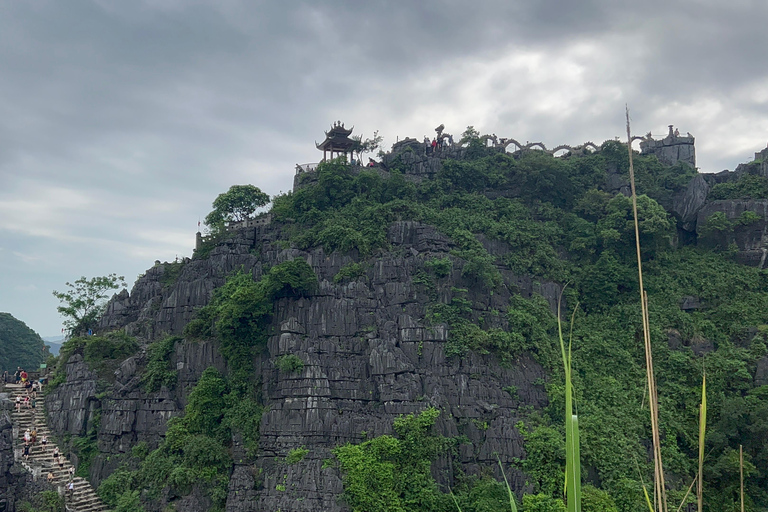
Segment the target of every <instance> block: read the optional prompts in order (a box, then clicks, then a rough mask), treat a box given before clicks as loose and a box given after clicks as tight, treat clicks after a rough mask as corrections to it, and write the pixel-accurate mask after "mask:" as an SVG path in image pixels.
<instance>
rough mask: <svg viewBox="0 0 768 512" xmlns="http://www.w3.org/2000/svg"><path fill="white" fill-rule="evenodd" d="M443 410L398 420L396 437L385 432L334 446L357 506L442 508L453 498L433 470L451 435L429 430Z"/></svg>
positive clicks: (350, 500)
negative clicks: (444, 492)
mask: <svg viewBox="0 0 768 512" xmlns="http://www.w3.org/2000/svg"><path fill="white" fill-rule="evenodd" d="M439 414H440V412H439V411H438V410H437V409H434V408H429V409H426V410H424V411H422V412H421V413H420V414H418V415H414V414H409V415H407V416H401V417H400V418H398V419H396V420H395V422H394V429H395V433H396V434H397V437H394V436H390V435H383V436H379V437H376V438H374V439H371V440H369V441H365V442H363V443H360V444H357V445H353V444H349V443H348V444H346V445H344V446H340V447H338V448H334V449H333V454H334V455H335V456H336V459H337V460H338V461H339V465H340V467H341V470H342V473H343V475H344V497H345V499H346V502H347V504H348V505H349V506H350V507H351V508H352V510H353V511H366V512H376V511H382V512H383V511H397V512H405V511H407V510H408V511H425V512H426V511H437V510H447V509H448V507H449V505H448V504H449V502H448V501H447V497H446V496H445V495H444V494H442V493H441V492H440V491H439V490H438V487H437V483H436V482H435V480H434V479H433V478H432V475H431V474H430V468H431V466H432V460H434V459H435V458H436V457H437V455H439V454H440V453H442V452H443V451H444V450H445V449H446V448H447V447H448V444H449V440H447V439H445V438H442V437H440V436H436V435H433V434H431V433H430V431H431V430H432V426H433V425H434V423H435V420H436V419H437V417H438V415H439Z"/></svg>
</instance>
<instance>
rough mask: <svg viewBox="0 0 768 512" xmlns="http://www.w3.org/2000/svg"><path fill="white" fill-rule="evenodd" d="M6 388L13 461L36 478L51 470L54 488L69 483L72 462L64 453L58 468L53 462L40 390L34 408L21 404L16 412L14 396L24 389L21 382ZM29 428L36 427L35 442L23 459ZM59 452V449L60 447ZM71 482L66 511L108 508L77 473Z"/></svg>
mask: <svg viewBox="0 0 768 512" xmlns="http://www.w3.org/2000/svg"><path fill="white" fill-rule="evenodd" d="M5 390H6V392H8V394H9V396H10V399H11V401H12V402H14V409H13V413H12V414H11V418H12V420H13V433H14V440H13V443H14V457H15V459H16V462H18V463H20V464H21V465H22V466H24V467H25V468H26V469H27V470H28V471H29V472H30V473H32V475H33V477H34V478H35V479H39V478H43V479H47V477H48V474H49V473H53V475H54V477H55V479H54V481H53V484H54V485H55V486H57V487H64V488H66V485H67V484H68V483H69V474H70V468H71V467H72V464H71V463H70V462H69V460H67V458H66V457H64V455H63V452H62V455H61V459H60V460H62V461H63V462H64V464H63V465H62V466H61V467H59V465H58V464H56V463H55V462H54V461H53V450H54V449H55V448H56V444H54V443H53V439H51V433H50V431H49V430H48V425H47V422H46V419H45V409H44V408H43V403H44V401H43V399H42V396H41V395H40V393H38V397H37V403H36V407H35V408H34V409H32V408H31V407H30V408H25V407H24V405H23V404H22V406H21V411H20V412H17V411H16V407H15V401H16V397H17V396H21V397H22V400H23V399H24V397H25V396H26V391H25V390H24V388H22V386H21V385H17V384H6V385H5ZM27 429H29V430H30V432H31V431H32V430H37V443H35V444H34V445H32V447H31V449H30V453H29V459H28V460H25V459H24V431H25V430H27ZM43 436H47V437H48V445H47V446H46V449H45V450H43V447H42V445H41V444H40V439H42V437H43ZM59 451H61V450H59ZM73 482H74V484H75V493H74V496H73V497H71V496H70V495H69V493H67V495H66V505H67V510H68V511H71V512H102V511H107V510H108V509H107V506H106V505H105V504H104V503H103V502H102V501H101V498H99V496H98V494H96V491H94V489H93V487H91V484H90V483H89V482H88V480H86V479H84V478H81V477H79V476H76V477H74V479H73Z"/></svg>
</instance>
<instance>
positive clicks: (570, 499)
mask: <svg viewBox="0 0 768 512" xmlns="http://www.w3.org/2000/svg"><path fill="white" fill-rule="evenodd" d="M561 302H562V293H561V294H560V297H559V298H558V301H557V332H558V336H559V338H560V352H561V354H562V357H563V368H564V370H565V500H566V510H567V511H568V512H581V461H580V460H579V432H578V430H579V422H578V419H576V417H575V415H574V414H573V384H572V382H571V344H572V341H573V322H574V319H575V318H576V308H578V304H577V305H576V308H574V310H573V315H572V316H571V338H570V339H569V341H568V352H567V353H566V350H565V341H564V340H563V325H562V321H561V320H560V316H561V313H560V303H561Z"/></svg>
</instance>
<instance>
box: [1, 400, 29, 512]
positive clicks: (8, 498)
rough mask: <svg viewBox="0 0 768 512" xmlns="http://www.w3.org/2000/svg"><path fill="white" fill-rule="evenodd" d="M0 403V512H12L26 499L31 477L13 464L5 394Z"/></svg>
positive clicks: (10, 430)
mask: <svg viewBox="0 0 768 512" xmlns="http://www.w3.org/2000/svg"><path fill="white" fill-rule="evenodd" d="M0 402H1V403H2V405H0V512H14V511H15V510H17V505H18V503H19V501H20V498H21V497H27V494H28V491H29V489H27V487H28V485H27V484H28V480H31V477H30V475H29V474H28V473H27V471H26V470H25V469H24V468H22V467H20V466H19V465H18V464H14V457H13V424H12V422H11V417H10V415H9V411H10V408H11V407H12V405H11V401H10V400H9V399H8V394H7V393H3V394H2V395H0ZM6 408H7V409H6Z"/></svg>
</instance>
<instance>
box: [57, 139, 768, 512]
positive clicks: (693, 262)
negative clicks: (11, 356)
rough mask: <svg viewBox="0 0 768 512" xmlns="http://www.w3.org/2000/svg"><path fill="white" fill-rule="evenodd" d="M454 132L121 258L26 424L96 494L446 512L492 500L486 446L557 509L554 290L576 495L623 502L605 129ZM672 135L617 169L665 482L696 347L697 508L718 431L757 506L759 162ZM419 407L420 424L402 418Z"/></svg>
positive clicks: (638, 496)
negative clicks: (640, 260) (582, 139)
mask: <svg viewBox="0 0 768 512" xmlns="http://www.w3.org/2000/svg"><path fill="white" fill-rule="evenodd" d="M442 135H443V134H442V133H441V136H442ZM465 135H466V136H465V137H464V138H463V139H462V140H461V141H458V140H457V141H456V142H455V143H453V144H451V143H450V142H446V144H444V145H442V146H437V147H435V148H432V147H431V146H429V147H428V146H425V145H424V143H421V142H419V141H416V140H413V139H406V140H404V141H401V142H399V143H398V144H396V145H395V146H394V147H393V149H392V151H391V152H389V153H387V154H385V155H384V157H383V158H382V159H381V161H380V162H379V163H378V164H377V165H376V166H374V167H360V166H349V165H347V164H346V163H344V162H342V161H339V160H336V161H329V162H326V163H324V164H322V165H320V166H313V165H302V166H297V174H296V177H295V186H294V190H293V191H292V192H291V193H290V194H287V195H284V196H281V197H278V198H275V199H274V202H273V206H272V209H271V211H270V213H269V214H265V215H263V216H260V217H258V218H256V219H251V220H249V221H246V222H243V223H241V224H239V225H231V226H229V230H228V231H226V232H225V233H223V234H222V235H219V236H218V237H203V236H200V237H199V241H198V247H197V248H196V251H195V255H194V257H193V258H191V259H184V260H181V261H177V262H173V263H160V264H157V265H155V266H154V267H152V268H150V269H148V270H147V272H146V273H145V274H144V275H143V276H142V277H141V278H139V279H138V281H137V282H136V284H135V285H134V286H133V289H132V290H131V291H130V293H127V292H125V293H121V294H119V295H117V296H115V297H114V298H113V299H112V300H111V301H110V303H109V305H108V307H107V311H106V313H105V315H104V316H103V318H102V319H101V321H100V328H99V332H98V333H97V335H96V336H93V337H88V338H81V339H74V340H71V341H70V342H68V343H67V344H65V345H64V346H63V347H62V350H61V354H62V355H61V359H60V361H59V365H58V367H57V368H56V370H55V373H54V375H53V376H52V382H51V389H50V390H49V391H48V393H47V396H46V399H45V403H46V408H47V412H48V424H49V427H50V429H51V430H52V432H54V433H55V434H56V435H57V436H59V437H61V438H62V439H65V438H67V436H69V439H70V444H69V446H67V447H65V450H68V451H71V452H72V453H73V454H74V455H75V458H74V459H73V460H75V459H76V460H77V462H78V471H79V472H80V474H81V475H83V476H87V477H88V479H89V480H90V482H91V483H92V484H93V485H94V486H95V487H98V488H99V492H100V494H101V496H102V497H103V498H104V499H105V501H107V502H108V503H110V505H111V506H115V505H116V504H117V502H118V501H119V500H121V499H122V500H123V501H124V502H125V503H135V504H136V506H139V505H138V504H139V503H140V504H141V505H140V506H142V507H144V508H145V509H146V510H153V511H154V510H158V511H159V510H164V509H165V507H167V506H168V505H172V506H173V507H174V508H175V510H178V511H193V510H194V511H197V510H222V509H226V510H228V511H250V510H254V511H256V510H282V511H313V510H326V511H346V510H352V509H355V510H369V508H366V505H362V504H361V503H366V501H365V500H366V499H374V498H375V499H374V501H376V500H378V501H379V502H381V503H388V505H386V506H385V508H381V510H387V509H388V508H386V507H389V509H397V508H396V505H397V506H400V507H401V508H400V509H405V510H448V509H450V507H451V506H452V501H450V498H449V496H448V495H447V494H446V493H447V491H448V489H449V488H452V489H454V490H455V491H456V496H457V499H459V500H460V503H461V504H462V509H463V510H504V508H500V507H502V506H503V499H504V495H503V494H502V495H501V497H499V494H498V491H499V489H501V487H500V485H501V484H498V481H499V480H500V478H501V473H500V470H499V466H500V465H499V461H500V462H501V466H502V467H503V468H504V470H505V472H506V473H507V477H508V478H510V484H511V486H512V488H513V489H514V490H515V492H516V493H517V494H518V497H522V496H523V495H524V494H525V495H526V496H527V498H524V499H528V500H538V501H537V502H538V503H548V504H549V505H552V506H556V505H554V503H555V502H556V499H557V498H558V496H560V495H561V494H562V467H561V465H562V454H561V452H560V450H559V448H560V447H561V445H562V442H563V441H562V426H561V425H559V424H558V418H559V417H560V414H561V413H560V410H561V408H562V401H563V399H562V373H561V370H560V369H559V366H558V358H559V354H558V352H557V350H559V348H557V345H556V337H555V326H556V319H555V316H554V313H553V312H554V311H555V309H556V303H557V300H558V297H559V296H560V295H561V293H562V292H563V287H564V285H565V283H570V284H569V286H568V287H567V288H566V291H565V293H564V295H563V297H564V300H565V308H566V309H567V310H568V312H569V313H570V312H571V311H572V310H573V308H574V307H575V306H576V304H577V302H578V303H579V304H580V306H579V310H578V313H577V315H576V322H575V327H574V372H575V374H576V383H575V385H576V389H577V399H576V403H577V409H578V411H579V415H580V421H581V425H582V428H583V437H582V442H583V447H582V464H583V467H584V471H583V475H584V476H585V489H586V490H585V493H586V495H587V496H589V497H590V498H589V499H592V500H593V503H598V502H599V503H602V504H603V505H605V507H606V508H604V510H621V511H634V510H640V509H642V507H643V506H645V505H644V502H643V498H642V488H641V487H640V475H641V474H642V476H643V479H644V480H645V481H648V480H649V478H650V477H649V471H650V466H649V464H648V460H647V445H646V443H647V439H648V436H649V427H648V425H647V414H646V411H644V410H643V403H644V402H643V400H644V387H643V386H644V380H643V379H644V377H643V375H644V373H643V357H642V355H641V350H642V348H641V344H640V343H637V339H638V332H639V323H640V322H639V310H638V308H637V287H636V284H634V279H635V274H633V273H632V265H633V263H634V262H633V260H632V258H633V257H634V252H633V251H634V246H633V243H634V241H633V238H632V236H633V235H632V230H631V229H630V224H628V220H629V219H631V213H630V212H631V210H630V202H629V200H628V199H627V197H626V196H625V195H624V194H625V193H626V192H627V187H628V183H627V178H626V164H627V162H626V160H627V153H626V146H624V145H622V144H620V143H617V142H614V141H609V142H606V143H604V144H602V145H601V146H596V145H594V144H592V145H584V146H580V147H568V148H564V147H563V148H560V149H558V150H557V151H555V152H554V153H555V154H558V155H560V154H561V152H562V151H565V152H566V155H565V156H558V157H555V156H553V155H552V154H550V152H549V151H546V147H545V146H544V145H543V144H534V145H531V144H528V145H525V146H520V145H519V144H518V143H516V142H514V141H510V139H499V138H495V136H488V137H480V136H479V134H477V133H476V132H474V133H473V132H471V131H468V133H467V134H465ZM671 137H672V139H670V141H671V142H670V144H666V145H665V144H649V147H651V149H652V150H653V151H656V150H659V151H664V152H665V153H664V158H667V157H669V156H670V155H671V154H672V153H671V150H669V149H668V148H669V147H673V146H674V152H675V155H678V156H679V155H683V156H684V157H685V158H684V159H678V160H679V161H665V163H660V162H659V159H658V158H657V155H656V154H655V153H653V152H650V153H647V154H645V155H639V156H638V158H637V161H636V166H637V176H638V185H639V187H640V192H641V193H642V194H644V195H643V196H641V197H640V199H639V207H640V211H641V216H642V222H641V241H642V243H643V247H644V251H645V252H644V258H645V260H646V261H645V264H646V268H647V273H648V277H647V279H648V283H647V286H648V294H649V303H650V304H651V322H652V324H653V326H654V332H653V342H654V347H655V350H657V351H658V353H657V358H658V361H659V362H658V372H659V394H660V402H661V409H662V411H663V412H662V421H663V427H662V428H663V431H664V433H665V441H664V442H665V450H666V452H667V453H669V455H670V456H669V460H670V461H671V462H670V464H671V466H670V473H671V477H670V478H669V479H668V482H670V485H671V486H672V487H673V488H672V489H671V492H670V495H672V496H674V497H675V498H679V499H682V497H683V494H684V493H685V490H686V489H687V486H688V485H689V484H690V481H691V479H692V477H693V474H694V472H695V469H694V468H695V464H694V460H695V448H694V447H695V444H696V443H695V441H694V435H695V432H696V413H695V410H696V406H697V404H698V402H697V400H698V398H699V397H698V396H697V395H696V392H697V389H700V388H699V387H698V386H699V385H700V376H701V369H702V365H704V364H706V366H707V369H708V375H707V380H708V387H709V389H710V390H711V392H712V394H713V396H712V397H710V401H709V402H710V411H712V412H711V413H710V418H711V422H712V423H711V429H712V435H711V436H710V437H709V441H708V442H709V443H710V444H709V446H708V448H709V453H711V456H710V457H711V462H710V465H709V467H710V468H712V469H711V470H710V471H711V473H710V474H705V478H706V482H707V486H708V488H709V492H710V494H709V496H710V497H709V498H708V499H709V500H710V501H709V503H710V505H709V506H712V507H713V508H712V510H716V509H718V508H717V507H720V508H722V509H724V508H725V507H727V506H730V505H729V504H730V503H731V502H732V500H733V493H732V490H733V488H734V487H733V485H734V482H736V481H737V480H734V479H738V467H736V473H734V467H733V465H732V462H733V453H734V451H733V450H734V449H736V450H738V446H739V445H740V444H741V445H743V446H744V450H745V453H746V456H747V460H748V462H749V464H751V465H752V466H751V467H752V468H753V470H750V471H752V472H751V473H749V475H748V476H749V478H748V480H747V490H748V494H749V500H750V506H753V509H754V510H765V507H766V506H768V496H767V495H766V492H765V491H764V489H766V488H768V485H767V484H768V470H766V468H768V465H767V463H768V452H767V451H766V448H765V445H764V443H763V441H762V440H764V439H765V436H766V435H768V425H766V424H765V422H764V420H763V419H762V418H763V417H764V416H763V415H764V414H765V413H766V412H768V387H766V385H768V357H767V356H766V337H765V336H766V334H765V333H766V327H765V326H766V325H768V316H766V315H768V313H767V312H768V279H767V278H766V274H765V272H764V271H763V267H764V264H765V258H764V255H765V253H766V250H767V249H768V237H767V236H766V233H768V229H767V228H768V223H767V221H766V213H768V211H767V210H766V208H768V207H767V206H766V205H768V187H766V188H765V189H761V188H760V187H761V186H763V185H765V184H766V183H768V175H767V174H766V172H765V169H764V166H763V165H762V163H761V161H760V159H758V161H757V162H755V163H752V164H749V165H746V166H744V167H741V168H740V169H739V170H737V171H736V172H734V173H726V174H722V173H721V174H718V175H704V174H697V172H696V170H695V169H693V168H692V167H690V166H689V165H688V163H687V160H691V161H695V160H692V159H693V151H692V144H693V140H692V137H690V138H689V137H681V138H680V139H681V140H682V139H686V140H685V141H678V140H677V139H675V136H674V135H672V136H671ZM442 139H447V140H450V139H448V138H447V137H442ZM457 139H458V137H457ZM494 139H495V140H494ZM688 139H690V145H691V147H690V148H688V146H687V144H689V142H688ZM646 140H648V139H646ZM489 141H490V143H489ZM678 142H679V144H678ZM673 143H674V144H673ZM678 146H679V147H678ZM683 146H685V147H684V148H683ZM659 148H661V149H659ZM665 148H667V149H665ZM681 148H682V149H681ZM513 151H514V152H513ZM308 169H309V170H308ZM748 194H750V195H748ZM713 198H718V199H713ZM710 381H711V382H710ZM428 410H429V411H432V410H436V411H438V412H439V415H437V417H436V419H434V425H433V426H432V427H431V428H430V426H429V425H426V426H423V425H422V426H423V427H424V428H423V429H422V430H419V428H420V427H419V428H417V427H416V426H414V425H415V423H407V422H408V421H412V420H413V421H415V419H417V418H420V416H418V415H419V414H420V413H422V414H423V413H424V411H428ZM735 411H740V412H739V416H738V417H737V416H735ZM411 414H413V415H414V416H412V417H411V418H410V419H409V417H408V415H411ZM430 414H433V413H430ZM172 418H177V419H174V420H173V421H169V420H171V419H172ZM397 422H400V423H397ZM403 422H406V423H403ZM394 424H397V425H398V426H399V429H400V430H396V429H395V428H394V427H393V425H394ZM408 429H411V430H408ZM406 431H407V432H409V433H406V434H404V432H406ZM393 434H395V435H394V437H392V438H386V437H382V436H387V435H393ZM408 435H412V436H414V437H413V439H417V440H419V442H420V443H423V445H422V446H440V447H441V449H440V450H437V451H436V452H435V453H433V454H432V455H425V453H426V452H424V453H422V452H419V457H421V460H418V461H414V460H413V459H411V458H409V454H408V453H401V452H398V453H394V451H391V450H390V451H387V450H388V449H391V448H392V447H394V446H398V447H399V446H402V445H399V444H396V443H395V442H394V441H391V440H392V439H395V440H400V441H402V442H404V443H405V442H406V441H407V439H408ZM347 444H350V445H359V446H360V448H359V451H358V452H355V453H356V455H355V456H356V457H359V459H356V461H357V462H360V463H358V464H357V465H345V463H344V462H343V460H342V455H341V454H342V452H340V451H339V450H338V448H339V447H341V446H345V445H347ZM387 446H388V447H390V448H385V447H387ZM411 446H412V447H416V446H420V445H419V443H415V444H412V445H411ZM375 450H379V451H378V452H376V453H378V455H376V454H375V453H374V452H375ZM414 451H416V450H414ZM427 451H428V450H427ZM377 457H378V458H377ZM361 461H362V462H361ZM363 462H364V463H363ZM385 468H389V470H387V471H385ZM393 468H397V471H394V470H393ZM638 471H639V472H640V473H638ZM366 482H367V483H366ZM371 482H374V483H375V484H376V485H379V487H378V488H376V487H375V486H372V484H371ZM586 484H589V485H586ZM678 495H679V496H678ZM131 500H133V501H131ZM409 500H410V501H409ZM729 500H730V501H729ZM369 503H370V502H369ZM480 503H483V505H482V506H483V507H485V508H481V505H480ZM446 504H447V505H446ZM507 506H508V505H507ZM542 506H543V505H542ZM446 507H448V508H446Z"/></svg>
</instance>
